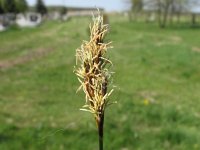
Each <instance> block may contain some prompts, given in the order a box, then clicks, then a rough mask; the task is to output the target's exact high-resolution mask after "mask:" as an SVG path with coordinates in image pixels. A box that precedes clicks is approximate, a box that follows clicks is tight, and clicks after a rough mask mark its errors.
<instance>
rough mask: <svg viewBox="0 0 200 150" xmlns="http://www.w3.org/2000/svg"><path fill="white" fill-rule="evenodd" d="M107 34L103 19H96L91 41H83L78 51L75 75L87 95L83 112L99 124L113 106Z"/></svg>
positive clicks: (100, 17)
mask: <svg viewBox="0 0 200 150" xmlns="http://www.w3.org/2000/svg"><path fill="white" fill-rule="evenodd" d="M107 32H108V25H104V24H103V17H102V16H101V15H98V16H97V17H96V18H95V17H94V18H93V23H92V24H91V25H90V41H83V43H82V45H81V47H80V48H78V49H77V50H76V70H75V73H76V75H77V77H78V80H79V82H80V83H81V85H80V87H79V88H78V90H80V89H83V91H84V93H85V95H86V97H85V99H86V104H85V105H84V106H83V108H82V109H81V110H84V111H89V112H91V113H93V114H94V115H95V119H96V121H97V122H98V120H99V119H100V118H101V116H102V115H103V114H104V111H105V108H106V106H108V105H110V104H111V103H110V102H109V99H108V98H109V96H110V95H111V93H112V92H113V89H112V90H111V91H108V85H109V81H110V78H111V75H112V73H111V72H110V71H109V66H111V65H112V62H111V61H110V60H109V59H108V58H107V57H106V52H107V50H108V49H109V48H111V46H110V44H111V42H108V43H104V37H105V35H106V33H107Z"/></svg>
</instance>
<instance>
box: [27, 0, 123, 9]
mask: <svg viewBox="0 0 200 150" xmlns="http://www.w3.org/2000/svg"><path fill="white" fill-rule="evenodd" d="M43 1H44V3H45V4H46V5H63V4H64V5H65V6H72V7H101V8H104V9H105V10H106V11H122V10H125V9H127V3H126V2H124V0H43ZM27 2H28V4H29V5H31V6H33V5H34V4H35V3H36V0H27Z"/></svg>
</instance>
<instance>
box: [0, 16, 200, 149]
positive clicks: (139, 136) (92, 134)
mask: <svg viewBox="0 0 200 150" xmlns="http://www.w3.org/2000/svg"><path fill="white" fill-rule="evenodd" d="M90 21H91V19H90V18H75V19H72V20H70V21H69V22H63V23H61V22H47V23H44V24H42V25H41V26H39V27H38V28H32V29H31V28H30V29H28V28H27V29H17V28H13V29H11V30H8V31H6V32H2V33H0V149H1V150H97V147H98V139H97V133H96V132H97V131H96V126H95V121H94V119H93V116H92V115H91V114H89V113H87V112H82V111H79V108H80V107H81V106H82V105H84V95H83V93H82V92H80V93H78V94H76V93H75V92H76V89H77V88H78V87H79V83H78V81H77V79H76V76H75V75H74V73H73V70H74V65H75V50H76V48H77V47H79V46H80V44H81V42H82V40H87V39H88V28H87V27H88V23H89V22H90ZM110 23H111V30H110V35H109V36H108V37H107V40H112V41H113V46H114V48H113V49H111V50H110V51H109V57H110V59H111V60H112V61H113V64H114V66H113V71H114V72H115V74H114V78H113V85H114V86H116V87H115V92H114V93H113V95H112V99H113V100H114V101H115V100H117V101H118V103H117V104H115V105H112V106H111V107H110V108H109V109H108V110H107V111H106V118H105V150H199V149H200V144H199V143H200V133H199V131H200V92H199V91H200V66H199V65H200V42H199V41H200V36H199V35H200V30H199V29H192V28H173V27H170V28H167V29H159V28H158V27H157V25H155V24H144V23H129V22H128V21H126V20H125V19H123V18H121V19H119V20H117V19H116V18H112V16H111V18H110Z"/></svg>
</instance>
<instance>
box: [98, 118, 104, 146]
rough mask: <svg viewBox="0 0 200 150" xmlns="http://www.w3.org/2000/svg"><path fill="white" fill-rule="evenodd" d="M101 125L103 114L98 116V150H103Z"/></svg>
mask: <svg viewBox="0 0 200 150" xmlns="http://www.w3.org/2000/svg"><path fill="white" fill-rule="evenodd" d="M103 124H104V114H101V115H99V121H98V134H99V150H103Z"/></svg>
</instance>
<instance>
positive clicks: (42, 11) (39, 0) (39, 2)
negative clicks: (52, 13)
mask: <svg viewBox="0 0 200 150" xmlns="http://www.w3.org/2000/svg"><path fill="white" fill-rule="evenodd" d="M36 12H38V13H40V14H42V15H45V14H46V13H47V8H46V6H45V4H44V2H43V1H42V0H37V3H36Z"/></svg>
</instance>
